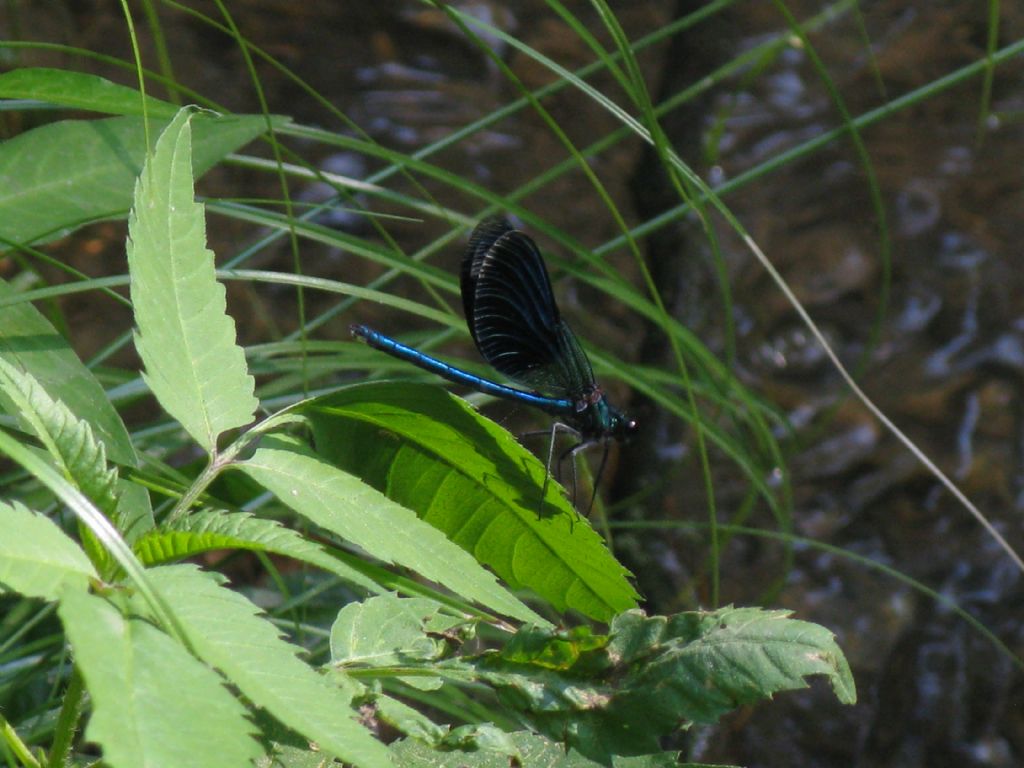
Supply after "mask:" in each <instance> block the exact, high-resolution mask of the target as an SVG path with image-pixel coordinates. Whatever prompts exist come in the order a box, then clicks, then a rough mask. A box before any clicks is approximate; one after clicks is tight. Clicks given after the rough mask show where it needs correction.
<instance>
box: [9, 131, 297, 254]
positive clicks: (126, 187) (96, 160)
mask: <svg viewBox="0 0 1024 768" xmlns="http://www.w3.org/2000/svg"><path fill="white" fill-rule="evenodd" d="M168 122H169V120H158V119H153V120H151V121H150V132H151V133H152V135H153V136H158V135H159V134H160V131H161V130H163V128H164V127H165V126H166V125H167V124H168ZM276 122H278V123H280V122H281V120H280V119H276ZM266 126H267V123H266V118H264V117H263V116H261V115H239V116H221V117H212V116H207V115H203V116H201V117H199V118H198V119H197V120H196V126H195V134H196V135H195V142H194V143H195V148H194V152H195V157H194V158H193V160H194V164H195V174H196V176H197V177H198V176H201V175H202V174H203V173H205V172H206V171H208V170H209V169H210V168H212V167H213V166H214V165H216V164H217V163H218V162H220V161H221V160H222V159H223V158H224V157H225V156H226V155H228V154H230V153H231V152H234V151H235V150H236V149H238V148H239V147H242V146H244V145H245V144H248V143H249V142H250V141H252V140H253V139H254V138H255V137H256V136H258V135H259V134H261V133H262V132H263V131H264V130H266ZM145 157H146V134H145V132H144V131H143V124H142V118H141V117H134V116H126V117H111V118H107V119H103V120H64V121H60V122H56V123H50V124H48V125H44V126H41V127H39V128H33V129H32V130H30V131H26V132H25V133H22V134H20V135H18V136H15V137H14V138H13V139H8V140H7V141H4V142H0V247H4V246H5V245H6V243H7V242H13V243H24V244H30V243H32V244H40V243H43V242H48V241H50V240H54V239H56V238H58V237H63V236H64V235H67V234H68V233H70V232H72V231H74V230H75V229H77V228H79V227H81V226H83V225H85V224H88V223H90V222H94V221H100V220H103V219H118V218H124V217H125V215H127V213H128V208H129V207H130V206H131V203H132V190H133V188H134V186H135V180H136V178H137V177H138V175H139V173H140V171H141V169H142V163H143V160H144V159H145Z"/></svg>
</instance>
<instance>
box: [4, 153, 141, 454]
mask: <svg viewBox="0 0 1024 768" xmlns="http://www.w3.org/2000/svg"><path fill="white" fill-rule="evenodd" d="M0 151H2V150H0ZM2 195H3V190H2V189H0V196H2ZM2 227H3V221H2V218H0V228H2ZM16 295H17V292H16V291H14V290H13V289H12V288H11V287H10V286H9V285H8V284H7V283H5V282H4V281H3V280H0V298H4V299H9V298H11V297H14V296H16ZM0 358H2V359H3V360H5V361H7V362H8V363H10V364H11V365H12V366H15V367H17V368H19V369H21V370H22V371H24V372H25V373H27V374H28V375H29V376H31V377H32V378H33V379H35V380H36V381H37V382H38V383H39V385H40V386H41V387H42V388H43V389H44V390H45V391H46V393H47V394H48V395H49V396H50V398H52V399H53V400H59V401H61V402H62V403H64V405H65V406H67V408H68V409H69V410H70V411H71V412H72V413H73V414H75V416H76V417H78V419H80V420H81V421H83V422H86V423H88V424H90V425H91V429H92V431H93V433H94V434H95V436H96V437H97V438H98V439H99V440H100V441H101V442H102V443H103V445H104V448H105V450H106V453H107V456H108V457H109V458H110V459H112V460H113V461H115V462H117V463H119V464H125V465H134V464H135V461H136V457H135V449H134V447H133V446H132V441H131V438H130V437H129V436H128V431H127V430H126V429H125V426H124V422H123V421H121V417H120V416H119V415H118V413H117V411H116V410H115V409H114V407H113V406H112V405H111V403H110V400H109V399H108V398H107V395H106V393H105V392H104V391H103V387H101V386H100V384H99V382H98V381H97V380H96V378H95V377H94V376H93V375H92V371H90V370H89V369H88V368H86V367H85V366H84V365H83V364H82V362H81V360H79V359H78V356H77V355H76V354H75V353H74V351H73V350H72V349H71V347H70V346H69V345H68V343H67V342H66V341H65V340H64V337H63V336H61V335H60V334H59V333H58V332H57V330H56V329H55V328H54V327H53V326H52V325H51V324H50V322H49V321H48V320H47V319H46V318H45V317H43V316H42V314H41V313H40V312H39V310H37V309H36V308H35V307H34V306H32V305H31V304H28V303H25V304H10V305H7V306H0ZM0 407H3V408H4V410H6V411H8V412H9V413H10V414H11V415H13V416H17V415H18V409H17V408H15V407H13V404H12V403H11V400H10V398H8V397H5V396H3V395H2V394H0Z"/></svg>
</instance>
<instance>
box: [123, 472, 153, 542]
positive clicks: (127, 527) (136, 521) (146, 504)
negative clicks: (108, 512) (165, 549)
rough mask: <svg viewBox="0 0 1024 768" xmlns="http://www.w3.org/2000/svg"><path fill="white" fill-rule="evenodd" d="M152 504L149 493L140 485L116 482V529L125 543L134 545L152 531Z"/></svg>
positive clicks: (124, 481)
mask: <svg viewBox="0 0 1024 768" xmlns="http://www.w3.org/2000/svg"><path fill="white" fill-rule="evenodd" d="M154 525H155V521H154V519H153V502H152V500H151V499H150V498H149V491H148V490H146V489H145V488H143V487H142V486H141V485H136V484H135V483H131V482H128V481H126V480H120V481H118V497H117V529H118V530H119V531H121V535H122V536H124V540H125V542H127V543H128V544H132V545H134V544H135V542H136V541H138V540H139V538H140V537H141V536H143V535H145V534H146V533H147V532H148V531H151V530H152V529H153V526H154Z"/></svg>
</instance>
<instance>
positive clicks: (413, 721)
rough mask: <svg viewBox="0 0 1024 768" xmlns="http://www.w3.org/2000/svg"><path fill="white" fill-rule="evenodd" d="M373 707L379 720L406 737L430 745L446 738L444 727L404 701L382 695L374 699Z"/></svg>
mask: <svg viewBox="0 0 1024 768" xmlns="http://www.w3.org/2000/svg"><path fill="white" fill-rule="evenodd" d="M373 705H374V709H375V714H376V716H377V719H379V720H380V721H381V722H383V723H387V724H388V725H390V726H391V727H392V728H394V729H395V730H397V731H399V732H400V733H404V734H405V735H406V736H415V737H416V738H417V739H420V740H422V741H425V742H428V743H436V742H438V741H440V740H441V739H442V738H443V737H444V734H445V729H444V727H442V726H440V725H438V724H437V723H435V722H434V721H433V720H431V719H430V718H429V717H427V716H426V715H425V714H423V713H422V712H420V711H419V710H418V709H413V708H412V707H410V706H409V705H408V704H406V703H405V702H403V701H399V700H398V699H395V698H392V697H391V696H388V695H386V694H383V693H381V694H377V695H376V696H375V697H374V699H373Z"/></svg>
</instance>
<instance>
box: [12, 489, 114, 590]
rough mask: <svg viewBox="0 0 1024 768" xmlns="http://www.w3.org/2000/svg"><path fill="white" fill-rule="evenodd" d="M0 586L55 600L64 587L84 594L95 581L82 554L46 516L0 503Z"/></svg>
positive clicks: (20, 506) (16, 504)
mask: <svg viewBox="0 0 1024 768" xmlns="http://www.w3.org/2000/svg"><path fill="white" fill-rule="evenodd" d="M0 531H3V535H2V536H0V585H3V587H4V588H5V589H9V590H11V591H13V592H18V593H20V594H22V595H27V596H29V597H39V598H42V599H43V600H55V599H57V595H58V594H59V593H60V590H61V589H62V588H63V587H67V588H69V589H77V590H80V591H83V592H84V591H85V590H86V589H88V587H89V579H91V578H92V579H94V578H98V576H97V574H96V570H95V569H94V568H93V567H92V563H90V562H89V558H88V557H86V556H85V552H83V551H82V548H81V547H79V546H78V545H77V544H76V543H75V542H74V541H72V540H71V539H70V538H68V536H67V535H66V534H65V533H64V531H62V530H61V529H60V528H58V527H57V525H56V524H55V523H54V522H53V521H52V520H50V519H49V518H48V517H46V516H45V515H40V514H38V513H35V512H32V511H31V510H29V509H27V508H26V507H24V506H22V505H21V504H19V503H18V502H14V503H13V504H7V503H5V502H2V501H0Z"/></svg>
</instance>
